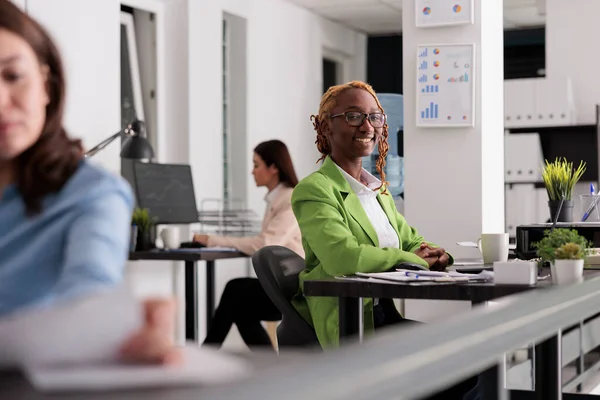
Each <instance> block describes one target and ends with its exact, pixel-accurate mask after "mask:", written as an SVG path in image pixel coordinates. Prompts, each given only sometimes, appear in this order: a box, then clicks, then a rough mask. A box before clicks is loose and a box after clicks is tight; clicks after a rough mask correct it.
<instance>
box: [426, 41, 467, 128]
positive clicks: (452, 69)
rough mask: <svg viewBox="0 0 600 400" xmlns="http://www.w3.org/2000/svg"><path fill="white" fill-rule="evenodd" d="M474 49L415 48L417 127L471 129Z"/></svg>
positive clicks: (456, 47) (452, 46)
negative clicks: (463, 127) (462, 127)
mask: <svg viewBox="0 0 600 400" xmlns="http://www.w3.org/2000/svg"><path fill="white" fill-rule="evenodd" d="M473 64H474V45H472V44H453V45H441V44H440V45H427V46H418V48H417V96H416V97H417V126H423V127H454V126H456V127H460V126H474V123H475V121H474V112H475V111H474V105H475V99H474V96H475V93H474V85H473V77H472V74H473V71H474V70H475V68H474V65H473Z"/></svg>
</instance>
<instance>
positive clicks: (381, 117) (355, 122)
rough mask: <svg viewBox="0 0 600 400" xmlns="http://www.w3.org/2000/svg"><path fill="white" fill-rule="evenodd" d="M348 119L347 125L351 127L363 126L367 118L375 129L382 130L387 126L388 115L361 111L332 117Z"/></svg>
mask: <svg viewBox="0 0 600 400" xmlns="http://www.w3.org/2000/svg"><path fill="white" fill-rule="evenodd" d="M342 116H343V117H346V123H348V125H350V126H361V125H362V124H364V123H365V118H368V119H369V123H370V124H371V126H372V127H373V128H381V127H383V125H385V120H386V115H385V114H384V113H380V112H377V113H370V114H366V113H363V112H360V111H347V112H345V113H341V114H335V115H332V116H331V117H330V118H337V117H342Z"/></svg>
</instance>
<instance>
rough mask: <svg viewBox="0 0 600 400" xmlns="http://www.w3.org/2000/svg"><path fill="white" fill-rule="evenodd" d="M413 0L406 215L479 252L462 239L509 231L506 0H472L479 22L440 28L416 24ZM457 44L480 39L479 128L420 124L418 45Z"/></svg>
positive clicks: (455, 249)
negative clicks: (506, 213)
mask: <svg viewBox="0 0 600 400" xmlns="http://www.w3.org/2000/svg"><path fill="white" fill-rule="evenodd" d="M414 3H415V2H414V0H404V3H403V7H404V9H403V10H404V11H403V13H402V14H403V59H404V65H403V67H404V112H405V116H404V152H405V175H406V176H405V193H406V195H405V215H406V218H407V219H408V222H409V223H410V224H411V225H412V226H414V227H416V228H417V229H418V230H419V232H420V233H421V234H423V235H424V236H425V238H427V240H431V241H433V242H435V243H437V244H439V245H440V246H443V247H444V248H446V249H447V250H448V251H450V252H451V253H452V254H453V255H454V256H457V257H474V256H477V252H476V251H474V250H471V249H465V248H461V247H459V246H457V245H456V242H457V241H465V240H470V241H476V240H477V239H478V238H479V236H480V234H481V233H482V232H489V233H492V232H504V229H505V228H504V171H503V169H504V161H503V160H504V140H503V126H504V123H503V114H504V86H503V81H504V77H503V74H504V68H503V22H502V14H503V9H502V0H474V3H475V4H474V6H475V23H474V24H472V25H458V26H450V27H438V28H417V27H416V26H415V4H414ZM451 43H461V44H462V43H474V44H475V71H474V77H473V79H474V80H473V82H474V83H475V127H474V128H422V127H417V126H416V112H417V110H416V101H417V99H416V86H417V70H416V68H417V46H418V45H420V44H451ZM442 78H443V77H442Z"/></svg>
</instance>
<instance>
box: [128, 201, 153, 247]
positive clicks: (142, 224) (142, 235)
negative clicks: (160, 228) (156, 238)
mask: <svg viewBox="0 0 600 400" xmlns="http://www.w3.org/2000/svg"><path fill="white" fill-rule="evenodd" d="M131 225H132V226H135V227H136V230H137V240H136V245H135V250H136V251H145V250H150V249H152V248H153V247H154V246H153V244H152V228H153V227H154V222H153V221H152V218H150V213H149V212H148V209H147V208H138V207H136V208H135V209H134V210H133V216H132V218H131Z"/></svg>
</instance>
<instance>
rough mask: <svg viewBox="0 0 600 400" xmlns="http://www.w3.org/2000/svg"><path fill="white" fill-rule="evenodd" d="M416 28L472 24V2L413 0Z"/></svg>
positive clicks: (462, 0)
mask: <svg viewBox="0 0 600 400" xmlns="http://www.w3.org/2000/svg"><path fill="white" fill-rule="evenodd" d="M415 18H416V25H417V26H418V27H422V28H426V27H434V26H443V25H459V24H472V23H473V22H474V8H473V0H452V1H448V0H415Z"/></svg>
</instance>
